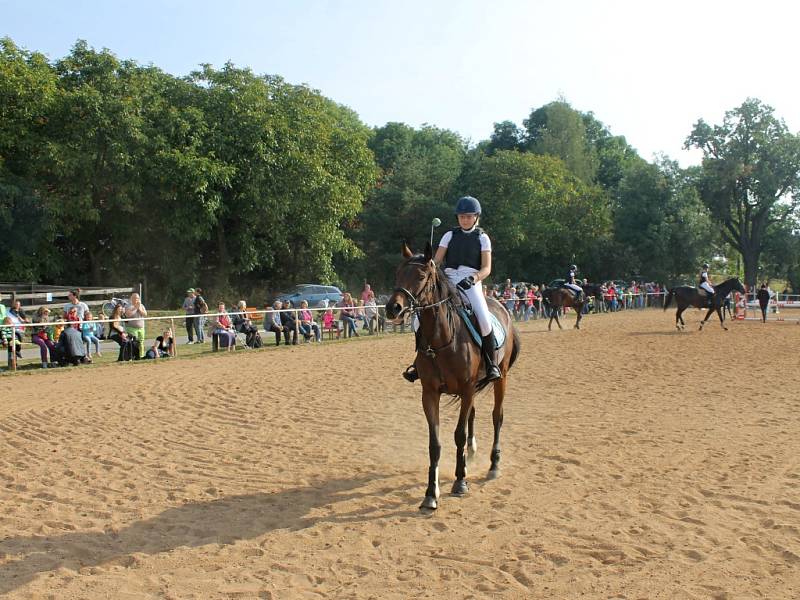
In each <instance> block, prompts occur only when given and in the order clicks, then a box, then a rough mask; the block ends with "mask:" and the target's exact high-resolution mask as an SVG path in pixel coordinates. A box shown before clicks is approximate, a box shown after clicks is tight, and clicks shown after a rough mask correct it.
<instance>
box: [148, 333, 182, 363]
mask: <svg viewBox="0 0 800 600" xmlns="http://www.w3.org/2000/svg"><path fill="white" fill-rule="evenodd" d="M174 356H175V337H174V336H173V335H172V328H170V327H168V328H167V329H165V330H164V333H162V334H161V335H160V336H158V337H157V338H156V339H155V340H154V341H153V345H152V346H150V348H148V349H147V352H146V353H145V355H144V357H145V358H149V359H158V358H172V357H174Z"/></svg>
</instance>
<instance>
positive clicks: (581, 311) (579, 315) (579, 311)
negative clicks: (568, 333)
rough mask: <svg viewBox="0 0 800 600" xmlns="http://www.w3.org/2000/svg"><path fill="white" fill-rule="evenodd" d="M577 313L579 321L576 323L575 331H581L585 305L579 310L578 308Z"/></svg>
mask: <svg viewBox="0 0 800 600" xmlns="http://www.w3.org/2000/svg"><path fill="white" fill-rule="evenodd" d="M575 312H577V313H578V319H577V320H576V321H575V329H580V328H581V319H582V318H583V305H582V304H581V305H580V306H579V307H578V308H576V309H575Z"/></svg>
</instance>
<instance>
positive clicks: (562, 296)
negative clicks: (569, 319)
mask: <svg viewBox="0 0 800 600" xmlns="http://www.w3.org/2000/svg"><path fill="white" fill-rule="evenodd" d="M542 299H543V300H544V301H545V302H547V304H548V305H549V307H550V321H549V322H548V323H547V330H548V331H550V330H551V329H552V327H553V319H555V320H556V325H558V328H559V329H564V328H563V327H562V326H561V321H559V320H558V312H559V311H560V310H561V309H563V308H567V307H570V308H574V309H575V312H576V313H577V314H578V319H577V320H576V321H575V329H580V328H581V319H582V318H583V305H584V304H586V302H587V297H586V294H585V293H584V294H581V295H580V298H577V297H576V296H575V292H573V291H572V290H570V289H569V288H564V287H558V288H547V289H546V290H544V291H542Z"/></svg>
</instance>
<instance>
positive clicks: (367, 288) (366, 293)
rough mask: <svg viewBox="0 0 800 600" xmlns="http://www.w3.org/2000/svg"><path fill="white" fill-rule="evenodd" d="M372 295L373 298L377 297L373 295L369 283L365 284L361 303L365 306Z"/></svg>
mask: <svg viewBox="0 0 800 600" xmlns="http://www.w3.org/2000/svg"><path fill="white" fill-rule="evenodd" d="M370 294H372V295H373V296H374V295H375V294H373V293H372V287H371V286H370V285H369V284H368V283H366V282H364V289H363V290H362V291H361V301H362V302H363V303H364V304H366V303H367V300H369V296H370Z"/></svg>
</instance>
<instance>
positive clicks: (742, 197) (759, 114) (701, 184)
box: [686, 98, 800, 286]
mask: <svg viewBox="0 0 800 600" xmlns="http://www.w3.org/2000/svg"><path fill="white" fill-rule="evenodd" d="M773 113H774V111H773V109H772V108H771V107H769V106H767V105H765V104H762V103H761V102H760V101H759V100H757V99H753V98H749V99H747V100H746V101H745V102H744V103H743V104H742V105H741V106H739V107H738V108H735V109H734V110H731V111H728V112H727V113H725V118H724V120H723V123H722V125H715V126H713V127H712V126H711V125H708V124H707V123H706V122H705V121H703V120H702V119H700V120H699V121H698V122H697V123H696V124H695V126H694V129H693V130H692V133H691V134H690V135H689V137H688V138H687V140H686V147H687V148H689V147H695V148H699V149H701V150H702V151H703V163H702V172H701V176H700V177H699V178H698V181H697V187H698V189H699V191H700V197H701V198H702V200H703V202H704V203H705V204H706V206H708V208H709V209H710V211H711V214H712V216H713V217H714V219H716V220H717V221H718V222H719V223H720V224H721V225H722V237H723V239H724V240H725V241H726V242H727V243H729V244H730V245H731V246H732V247H733V248H735V249H736V250H737V251H738V252H739V253H740V254H741V255H742V260H743V262H744V274H745V282H746V283H747V284H748V285H750V286H754V285H755V284H756V278H757V274H758V266H759V258H760V256H761V252H762V250H763V248H764V243H765V236H766V235H767V232H768V229H769V227H770V225H772V224H776V223H780V222H782V221H785V220H787V219H789V218H791V217H792V216H793V215H794V214H795V213H796V209H797V207H798V196H797V194H798V190H799V189H800V138H798V137H797V136H796V135H793V134H791V133H790V132H789V131H788V129H787V127H786V125H785V124H784V122H783V121H782V120H779V119H777V118H776V117H775V116H774V114H773Z"/></svg>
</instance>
